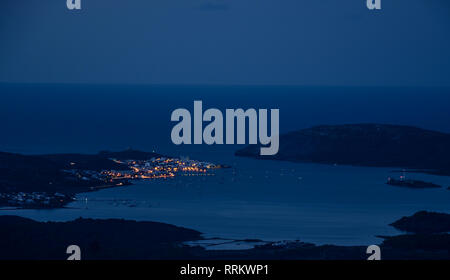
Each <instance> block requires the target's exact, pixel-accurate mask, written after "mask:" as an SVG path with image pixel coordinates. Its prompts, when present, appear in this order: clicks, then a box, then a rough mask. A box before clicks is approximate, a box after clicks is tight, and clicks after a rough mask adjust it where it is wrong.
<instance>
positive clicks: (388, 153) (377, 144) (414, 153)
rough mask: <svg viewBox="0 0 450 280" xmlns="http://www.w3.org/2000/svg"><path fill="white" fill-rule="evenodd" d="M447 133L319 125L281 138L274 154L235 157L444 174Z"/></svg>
mask: <svg viewBox="0 0 450 280" xmlns="http://www.w3.org/2000/svg"><path fill="white" fill-rule="evenodd" d="M449 144H450V134H447V133H442V132H437V131H431V130H425V129H420V128H416V127H411V126H400V125H385V124H349V125H323V126H316V127H312V128H308V129H302V130H299V131H295V132H291V133H287V134H283V135H281V136H280V148H279V152H278V154H276V155H274V156H260V155H259V146H258V145H250V146H247V147H246V148H244V149H241V150H238V151H237V152H236V155H238V156H247V157H255V158H261V159H275V160H286V161H295V162H316V163H327V164H343V165H357V166H374V167H400V168H407V169H410V170H413V171H421V172H427V173H433V174H439V175H450V145H449Z"/></svg>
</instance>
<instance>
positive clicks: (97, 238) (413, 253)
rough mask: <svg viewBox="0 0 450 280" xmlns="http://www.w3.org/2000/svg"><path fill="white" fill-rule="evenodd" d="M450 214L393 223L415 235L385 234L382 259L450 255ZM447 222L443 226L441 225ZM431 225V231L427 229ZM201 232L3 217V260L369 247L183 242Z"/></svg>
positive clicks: (356, 255)
mask: <svg viewBox="0 0 450 280" xmlns="http://www.w3.org/2000/svg"><path fill="white" fill-rule="evenodd" d="M449 221H450V215H449V214H439V213H429V212H419V213H417V214H415V215H414V216H411V217H404V218H402V219H400V220H399V221H397V222H395V223H394V224H393V225H394V226H395V227H398V228H400V229H407V230H408V231H410V232H412V233H413V234H404V235H399V236H393V237H384V241H383V242H382V244H380V247H381V254H382V259H450V235H449V234H447V233H446V232H445V231H446V230H447V228H448V222H449ZM438 224H441V225H438ZM423 227H425V228H427V230H423V229H422V228H423ZM200 239H202V237H201V234H200V233H199V232H197V231H194V230H190V229H185V228H180V227H175V226H172V225H167V224H162V223H154V222H136V221H127V220H117V219H109V220H92V219H77V220H74V221H70V222H46V223H42V222H36V221H33V220H30V219H25V218H21V217H17V216H0V259H66V258H67V257H68V255H67V254H66V249H67V247H68V246H69V245H78V246H79V247H80V248H81V251H82V252H81V254H82V259H232V260H233V259H234V260H238V259H240V260H249V259H270V260H272V259H285V260H288V259H356V260H357V259H361V260H363V259H367V257H368V255H367V254H366V248H367V246H368V245H369V244H367V245H365V246H333V245H326V246H315V245H313V244H308V243H302V242H290V243H284V244H281V245H279V244H275V243H267V244H266V245H262V246H257V247H255V248H254V249H251V250H229V251H227V250H216V251H206V250H205V249H203V248H201V247H188V246H185V245H183V243H184V242H186V241H194V240H200Z"/></svg>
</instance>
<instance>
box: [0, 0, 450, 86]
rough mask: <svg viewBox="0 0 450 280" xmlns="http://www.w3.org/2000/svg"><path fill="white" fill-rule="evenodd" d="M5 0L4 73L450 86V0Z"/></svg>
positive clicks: (118, 79)
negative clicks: (374, 0) (76, 8)
mask: <svg viewBox="0 0 450 280" xmlns="http://www.w3.org/2000/svg"><path fill="white" fill-rule="evenodd" d="M82 1H83V10H82V11H80V12H72V11H68V10H67V9H66V7H65V2H66V1H65V0H3V1H1V8H0V82H14V83H15V82H17V83H21V82H42V83H132V84H135V83H137V84H140V83H146V84H147V83H148V84H154V83H157V84H285V85H325V86H332V85H346V86H373V85H377V86H378V85H379V86H405V85H410V86H432V85H439V86H450V79H449V77H450V17H449V15H450V3H449V1H448V0H382V2H383V10H382V11H381V12H374V11H369V10H368V9H367V8H366V6H365V0H345V1H337V0H320V1H318V0H152V1H149V0H129V1H124V0H82Z"/></svg>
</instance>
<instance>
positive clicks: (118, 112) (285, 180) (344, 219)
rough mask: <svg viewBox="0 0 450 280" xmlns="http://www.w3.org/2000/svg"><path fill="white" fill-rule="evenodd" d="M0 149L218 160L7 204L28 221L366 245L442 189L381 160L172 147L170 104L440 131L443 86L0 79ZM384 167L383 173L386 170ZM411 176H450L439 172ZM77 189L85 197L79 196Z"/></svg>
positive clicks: (433, 205) (447, 100)
mask: <svg viewBox="0 0 450 280" xmlns="http://www.w3.org/2000/svg"><path fill="white" fill-rule="evenodd" d="M0 92H1V98H2V102H1V103H0V125H1V136H2V137H1V139H0V150H1V151H9V152H19V153H25V154H40V153H54V152H83V153H95V152H97V151H100V150H106V149H110V150H121V149H125V148H127V147H132V148H135V149H143V150H147V151H152V150H155V151H157V152H160V153H165V154H169V155H174V156H190V157H191V158H194V159H200V160H209V161H212V162H218V163H226V164H230V165H232V166H233V168H232V169H224V170H218V171H217V173H216V175H215V176H204V177H176V178H173V179H168V180H155V181H150V182H136V184H135V185H133V186H127V187H123V188H114V189H106V190H102V191H99V192H94V193H88V194H81V195H79V196H78V198H79V201H76V202H74V203H73V204H71V205H70V208H69V209H59V210H14V211H1V213H0V214H10V215H11V214H17V215H21V216H25V217H31V218H33V219H37V220H71V219H74V218H78V217H95V218H127V219H136V220H151V221H161V222H166V223H171V224H175V225H179V226H185V227H189V228H192V229H196V230H199V231H201V232H203V233H204V234H205V236H206V237H220V238H231V239H247V238H252V239H253V238H258V239H263V240H295V239H299V240H302V241H307V242H313V243H317V244H326V243H329V244H341V245H370V244H372V243H379V242H380V239H378V238H376V235H389V234H397V233H398V232H396V231H395V230H394V229H392V228H391V227H389V226H388V224H389V223H391V222H393V221H395V220H397V219H398V218H401V217H402V216H404V215H411V214H413V213H414V212H416V211H419V210H435V211H444V212H449V211H450V203H449V202H450V191H448V190H446V188H443V189H432V190H410V189H403V188H395V187H391V186H387V185H386V184H385V181H386V178H387V177H388V176H392V175H393V174H392V169H389V168H364V167H348V166H332V165H319V164H297V163H288V162H276V161H258V160H253V159H246V158H236V157H234V156H233V152H234V150H236V149H238V148H239V147H238V146H211V147H207V146H174V145H173V144H172V143H171V141H170V130H171V127H172V124H171V122H170V114H171V112H172V111H173V110H174V109H176V108H179V107H184V108H187V109H190V110H192V109H193V108H192V107H193V101H194V100H203V106H204V108H205V109H206V108H211V107H215V108H219V109H224V108H244V109H245V108H250V107H251V108H269V109H270V108H279V109H280V126H281V130H282V131H284V132H286V131H291V130H295V129H300V128H305V127H309V126H312V125H319V124H341V123H362V122H372V123H392V124H407V125H415V126H419V127H422V128H428V129H435V130H440V131H445V132H450V123H449V122H448V120H449V119H450V110H448V107H449V105H450V91H449V90H448V89H417V88H415V89H413V88H305V87H303V88H298V87H231V86H229V87H209V86H201V87H198V86H124V85H121V86H103V85H91V86H85V85H76V86H73V85H0ZM394 176H395V175H394ZM410 176H411V177H414V178H418V179H422V180H427V181H432V182H435V183H438V184H441V185H443V186H445V187H447V186H450V178H449V177H439V176H431V175H425V174H415V175H410ZM86 198H87V202H86Z"/></svg>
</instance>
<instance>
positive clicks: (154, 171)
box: [100, 157, 224, 182]
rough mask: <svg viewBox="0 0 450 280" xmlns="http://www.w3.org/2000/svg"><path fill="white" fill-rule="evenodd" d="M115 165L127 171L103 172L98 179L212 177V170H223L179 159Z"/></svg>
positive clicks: (211, 165)
mask: <svg viewBox="0 0 450 280" xmlns="http://www.w3.org/2000/svg"><path fill="white" fill-rule="evenodd" d="M113 160H114V161H115V162H116V163H120V164H125V165H127V166H128V167H129V170H125V171H123V170H120V171H115V170H105V171H102V172H101V173H100V178H102V179H107V180H109V182H114V181H115V180H120V181H122V180H124V179H157V178H171V177H175V176H176V175H184V176H186V175H188V176H189V175H213V174H212V173H210V172H208V171H210V170H212V169H217V168H223V167H224V166H221V165H215V164H213V163H209V162H200V161H196V160H189V159H179V158H166V157H160V158H152V159H150V160H124V161H120V160H115V159H113Z"/></svg>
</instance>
